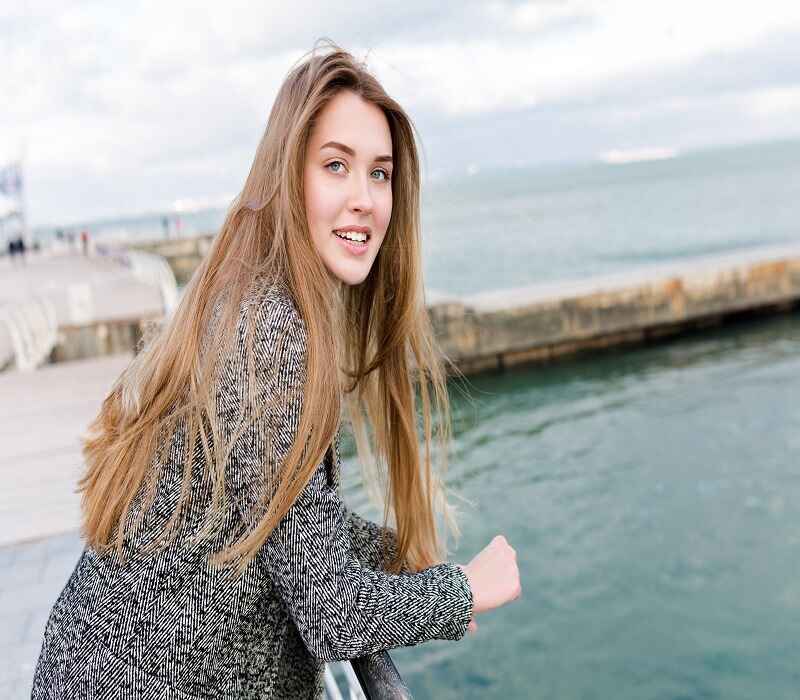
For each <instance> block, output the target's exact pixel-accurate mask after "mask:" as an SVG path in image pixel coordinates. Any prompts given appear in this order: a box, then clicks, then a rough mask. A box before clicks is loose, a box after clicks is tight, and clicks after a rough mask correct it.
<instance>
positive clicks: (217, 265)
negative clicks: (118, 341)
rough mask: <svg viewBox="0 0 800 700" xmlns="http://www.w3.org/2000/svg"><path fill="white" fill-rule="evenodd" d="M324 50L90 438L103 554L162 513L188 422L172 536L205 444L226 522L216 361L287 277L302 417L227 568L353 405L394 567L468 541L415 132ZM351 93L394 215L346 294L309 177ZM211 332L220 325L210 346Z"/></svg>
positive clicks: (221, 557)
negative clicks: (298, 337)
mask: <svg viewBox="0 0 800 700" xmlns="http://www.w3.org/2000/svg"><path fill="white" fill-rule="evenodd" d="M319 43H320V42H317V43H315V46H314V48H313V49H312V51H311V52H310V55H309V54H306V55H305V56H304V57H303V59H302V60H301V61H300V62H298V63H297V64H295V65H294V66H293V67H292V69H291V70H290V72H289V74H288V76H287V78H286V79H285V81H284V83H283V84H282V86H281V88H280V90H279V92H278V95H277V97H276V99H275V103H274V105H273V107H272V110H271V112H270V115H269V119H268V122H267V126H266V131H265V133H264V135H263V137H262V139H261V141H260V143H259V145H258V148H257V150H256V154H255V158H254V160H253V164H252V166H251V168H250V172H249V174H248V176H247V179H246V181H245V184H244V187H243V189H242V191H241V193H240V194H239V196H238V197H237V198H236V199H235V200H234V202H233V203H232V205H231V207H230V208H229V210H228V212H227V215H226V217H225V221H224V223H223V225H222V228H221V230H220V231H219V233H218V235H217V236H216V237H215V239H214V242H213V245H212V246H211V249H210V250H209V252H208V254H207V255H206V257H205V258H204V260H203V261H202V262H201V264H200V266H199V267H198V269H197V270H196V271H195V273H194V275H193V276H192V278H191V280H190V282H189V283H188V285H187V287H186V289H185V291H184V294H183V297H182V299H181V301H180V303H179V305H178V306H177V308H176V310H175V312H174V314H173V315H172V316H171V317H170V318H168V319H167V320H166V322H165V324H164V326H163V327H162V328H161V329H160V331H158V333H157V334H156V335H155V336H154V337H153V338H152V339H150V340H149V341H148V342H147V344H146V345H145V346H144V347H143V349H142V350H141V352H139V354H137V355H136V357H135V358H134V359H133V361H132V362H131V364H130V366H129V367H128V368H127V369H126V370H125V371H124V372H123V373H122V375H121V376H120V377H119V379H118V380H117V382H116V384H115V385H114V387H113V389H112V390H111V392H110V394H109V395H108V396H107V398H106V399H105V401H104V402H103V405H102V409H101V411H100V413H99V415H98V416H97V417H96V419H95V420H94V421H93V422H92V424H91V425H90V428H89V433H88V435H87V436H86V438H85V439H84V441H83V454H84V457H85V460H86V472H85V474H84V475H83V477H82V479H81V480H80V483H79V490H80V491H81V492H82V513H83V534H84V536H85V537H86V540H87V542H88V543H89V544H90V545H92V546H94V547H95V548H97V549H98V550H100V551H106V550H108V549H109V548H110V547H111V546H112V544H113V543H114V542H115V543H116V547H117V550H118V552H120V553H121V551H122V543H123V538H124V536H125V535H126V534H127V532H126V527H124V526H123V525H124V524H125V523H126V522H127V518H128V516H129V514H130V512H131V507H132V504H133V502H134V498H135V496H136V494H138V493H140V492H144V491H145V490H146V491H147V494H148V496H147V498H146V499H145V503H151V502H152V498H153V494H154V492H155V485H156V481H157V479H156V477H155V475H156V474H157V471H156V470H155V468H154V466H153V465H154V462H156V461H158V460H156V459H154V456H155V455H157V454H158V451H159V449H160V447H163V445H164V442H165V440H166V439H167V438H168V436H169V435H170V433H171V431H174V429H175V425H176V421H178V420H184V421H185V425H186V435H187V440H186V443H185V445H184V449H185V453H184V456H185V459H184V462H183V465H184V466H183V477H182V488H181V498H180V501H179V504H178V506H177V507H176V508H175V512H174V513H173V515H172V517H171V519H170V521H169V522H168V523H167V526H166V533H167V534H169V535H170V537H173V536H174V533H175V531H176V527H177V525H178V524H179V523H180V522H181V518H182V512H183V511H184V505H185V502H186V499H187V498H188V495H189V492H190V485H191V479H192V467H193V466H194V462H195V446H196V444H197V440H200V442H201V445H202V448H203V453H204V454H205V458H206V459H205V464H206V471H207V473H206V474H205V475H204V476H205V477H206V478H207V480H208V481H209V482H210V483H211V485H212V492H213V498H212V499H211V505H210V512H211V515H210V517H209V520H208V522H215V519H214V515H215V512H216V515H218V514H219V513H218V511H219V510H220V509H221V508H223V506H224V504H225V502H226V501H225V488H224V473H225V465H224V460H225V455H226V454H227V453H226V449H225V446H224V445H223V446H222V449H219V447H220V446H219V445H217V444H216V442H215V441H213V440H212V441H211V442H212V443H214V445H215V448H214V450H213V454H212V451H211V449H210V448H209V447H208V443H209V441H208V439H207V438H208V436H209V434H211V435H213V437H214V438H218V437H219V434H220V432H219V426H218V425H217V420H216V416H215V411H214V405H213V401H214V386H213V382H214V376H215V375H214V365H215V362H216V360H217V358H219V357H220V356H221V355H222V354H224V349H225V348H226V347H229V345H230V343H231V339H232V337H233V335H234V333H235V330H236V328H235V324H236V320H237V314H238V311H239V308H240V303H241V301H242V299H243V298H244V296H245V295H246V294H247V293H248V290H251V288H252V286H253V283H254V280H268V281H270V280H280V281H281V282H282V283H283V284H284V285H285V287H286V288H287V289H288V291H289V292H290V293H291V296H292V298H293V300H294V301H295V303H296V307H297V310H298V311H299V313H300V316H301V317H302V319H303V321H304V323H305V327H306V329H307V343H308V346H307V348H308V354H307V368H306V382H305V386H304V388H303V410H302V416H301V418H300V425H299V428H298V431H297V436H296V439H295V441H294V444H293V446H292V448H291V449H290V451H289V453H288V455H287V457H286V459H285V462H284V470H283V472H282V476H281V479H280V482H279V484H278V487H277V491H275V493H274V496H273V497H272V500H271V504H270V508H269V510H267V512H266V514H265V515H263V517H262V518H261V520H260V521H259V522H258V523H257V525H256V526H255V527H253V528H252V529H251V530H250V531H249V532H247V533H246V534H244V535H243V536H242V537H240V538H239V539H238V540H237V541H235V542H234V543H233V544H231V545H230V546H229V547H226V548H225V549H224V550H223V551H220V552H218V553H217V557H216V559H217V561H218V562H222V563H231V562H234V561H236V562H238V564H239V565H240V566H242V565H243V563H245V564H246V563H247V562H249V561H250V559H252V557H253V556H254V555H255V554H256V552H257V551H258V549H259V548H260V546H261V545H262V544H263V543H264V541H265V540H266V538H267V537H268V535H269V533H270V532H271V531H272V529H273V528H274V527H275V525H276V524H277V523H278V522H279V520H280V519H281V518H282V517H283V515H284V514H285V513H286V511H287V510H288V508H289V507H290V506H291V504H292V503H293V502H294V500H295V499H296V498H297V496H298V495H299V493H300V491H301V490H302V489H303V488H304V486H305V485H306V484H307V483H308V481H309V479H310V478H311V475H312V473H313V472H314V470H315V469H316V468H317V465H318V464H319V462H320V460H321V459H322V458H323V456H324V453H325V451H326V450H327V448H328V447H329V445H330V444H331V442H332V440H333V439H334V436H335V434H336V431H337V429H338V427H339V424H340V420H341V419H342V413H343V409H344V410H346V413H347V417H348V418H349V420H350V423H351V426H352V430H353V435H354V437H355V442H356V447H357V452H358V456H359V461H360V463H361V466H362V474H363V476H364V477H365V484H366V485H367V487H368V489H369V493H370V495H371V496H372V497H373V498H375V497H377V499H379V501H382V502H383V508H384V522H385V523H389V522H390V516H391V515H393V516H394V523H393V524H394V527H395V528H396V531H397V544H398V547H397V557H396V558H395V559H394V560H393V561H392V562H390V563H389V564H388V566H387V569H388V570H389V571H393V572H397V571H399V570H400V568H401V567H402V566H406V567H408V568H409V569H411V570H421V569H423V568H426V567H428V566H431V565H433V564H435V563H439V562H441V561H443V560H444V559H445V556H446V551H445V550H444V548H443V542H442V540H441V538H440V536H439V534H438V533H437V523H436V514H437V512H441V513H442V515H443V516H444V524H445V525H446V527H447V528H448V529H449V530H450V531H451V532H452V533H454V534H455V535H456V536H458V534H459V532H458V525H457V522H456V520H455V517H454V515H455V509H454V508H453V507H452V506H451V505H450V504H449V503H448V502H447V499H446V498H445V486H444V481H443V477H444V474H445V472H446V469H447V448H448V444H449V440H450V437H451V433H450V431H451V427H450V409H449V403H448V395H447V379H446V371H445V368H444V363H443V360H446V358H444V356H443V355H442V354H441V352H440V351H439V349H438V347H437V345H436V342H435V338H434V334H433V330H432V328H431V325H430V321H429V317H428V314H427V310H426V304H425V298H424V286H423V280H422V264H421V237H420V163H419V159H418V151H417V146H416V142H415V127H414V126H413V124H412V122H411V120H410V118H409V117H408V115H407V114H406V113H405V111H404V110H403V108H402V107H401V106H400V105H399V104H398V103H397V102H396V101H395V100H393V99H392V98H391V97H389V96H388V95H387V93H386V92H385V90H384V89H383V87H382V86H381V85H380V83H379V82H378V81H377V80H376V79H375V77H373V76H372V75H371V74H370V73H369V72H368V71H367V69H366V67H365V65H364V64H363V63H361V62H358V61H357V60H356V59H355V58H354V57H353V56H352V55H351V54H350V53H348V52H346V51H344V50H342V49H341V48H339V47H338V46H336V45H335V44H334V43H333V42H330V41H329V40H323V41H322V43H323V44H324V43H328V44H329V47H328V48H329V49H330V50H328V51H319V47H318V44H319ZM341 90H351V91H353V92H355V93H356V94H358V95H360V96H361V97H362V98H363V99H364V100H367V101H369V102H371V103H373V104H375V105H376V106H378V107H379V108H380V109H381V110H383V113H384V114H385V116H386V119H387V121H388V124H389V128H390V133H391V138H392V150H393V158H394V171H393V177H392V202H393V204H392V215H391V220H390V223H389V226H388V229H387V232H386V236H385V238H384V241H383V244H382V246H381V249H380V251H379V253H378V255H377V257H376V259H375V262H374V264H373V267H372V269H371V270H370V273H369V275H368V276H367V278H366V279H365V280H364V282H363V283H362V284H360V285H353V286H347V285H341V286H340V287H336V288H334V286H333V282H332V280H331V278H330V275H329V274H328V272H327V270H326V269H325V267H324V264H323V262H322V260H321V258H320V256H319V255H318V253H317V251H316V249H315V247H314V245H313V242H312V238H311V235H310V232H309V230H308V223H307V219H306V214H305V205H304V190H303V167H304V158H305V149H306V145H307V142H308V139H309V134H310V130H311V128H312V126H313V124H314V120H315V118H316V117H317V115H318V114H319V113H320V111H321V110H322V109H323V108H324V107H325V105H326V104H327V103H328V102H329V101H330V100H331V99H332V98H333V97H334V96H335V95H336V94H337V93H339V91H341ZM215 304H216V308H218V309H219V310H220V315H219V318H216V311H214V309H215ZM212 311H214V318H213V319H212ZM212 322H213V323H219V326H218V327H216V326H215V332H214V333H211V334H210V337H211V343H212V344H211V346H210V347H207V346H206V345H205V343H206V340H204V339H206V338H208V337H209V336H208V333H207V331H208V328H209V327H210V325H209V324H211V323H212ZM331 358H334V359H335V360H336V361H335V362H332V361H331ZM419 416H421V419H422V420H421V425H419V422H418V417H419ZM312 420H313V423H312ZM420 433H421V434H420ZM303 436H305V437H306V439H305V440H304V439H302V438H303ZM420 438H421V440H420ZM304 443H306V444H305V446H304ZM420 443H421V444H420ZM435 443H436V444H435ZM436 448H438V449H436ZM434 451H436V452H438V454H437V455H436V456H437V457H438V460H439V468H438V470H434V468H433V459H432V456H433V452H434ZM387 475H388V480H387V478H386V476H387ZM290 476H292V477H293V478H291V479H290V478H289V477H290ZM145 484H148V485H149V486H148V488H147V489H145V488H144V487H145ZM216 522H218V519H217V520H216ZM115 533H116V534H115Z"/></svg>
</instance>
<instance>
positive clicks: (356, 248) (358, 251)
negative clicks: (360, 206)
mask: <svg viewBox="0 0 800 700" xmlns="http://www.w3.org/2000/svg"><path fill="white" fill-rule="evenodd" d="M336 230H337V231H338V230H340V229H336ZM341 230H345V231H346V230H352V229H341ZM332 235H333V237H334V238H335V239H336V240H337V241H339V243H341V244H342V245H343V246H344V247H345V248H347V251H348V252H350V253H352V254H353V255H364V253H366V252H367V249H368V248H369V234H367V242H366V243H352V242H350V241H348V240H347V239H346V238H339V236H336V235H334V234H332Z"/></svg>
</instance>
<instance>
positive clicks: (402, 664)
mask: <svg viewBox="0 0 800 700" xmlns="http://www.w3.org/2000/svg"><path fill="white" fill-rule="evenodd" d="M798 377H800V314H794V315H787V316H783V317H775V318H771V319H763V320H753V321H749V322H745V323H741V324H738V325H736V326H731V327H723V328H721V329H717V330H714V331H706V332H703V333H702V334H696V335H693V336H690V337H685V338H682V339H678V340H673V341H672V342H669V343H666V344H663V345H659V346H651V347H647V348H641V349H635V350H625V351H612V352H609V353H605V354H603V355H597V356H596V357H593V358H592V359H583V360H580V361H578V360H572V361H564V362H561V363H558V364H557V365H551V366H549V367H534V368H530V369H526V370H520V371H513V372H509V373H507V374H504V375H502V376H482V377H475V378H472V379H470V382H469V386H468V387H467V390H468V391H469V393H470V394H471V399H470V400H466V399H465V398H464V397H463V395H462V393H463V392H462V391H455V390H454V391H452V392H451V395H452V399H453V402H454V404H455V406H454V407H455V416H456V420H455V428H456V438H455V442H454V449H453V452H452V458H451V466H450V470H449V474H448V475H449V478H448V483H449V484H451V485H452V486H453V487H454V488H456V489H457V490H458V491H459V492H460V493H462V494H463V495H464V496H466V497H467V498H468V499H470V500H471V501H473V502H474V504H475V505H474V506H463V505H462V512H463V532H462V539H461V541H460V542H459V543H458V547H457V548H456V550H455V551H454V553H453V555H452V556H451V559H452V560H453V561H456V562H458V563H466V562H468V561H469V559H470V558H471V557H472V556H474V554H476V553H477V552H478V551H479V550H480V549H481V548H483V547H484V546H485V545H486V544H488V542H489V540H490V539H491V538H492V537H494V536H495V535H497V534H503V535H505V536H506V537H507V539H508V540H509V542H510V543H511V545H512V546H513V547H514V548H515V549H516V550H517V561H518V566H519V571H520V577H521V582H522V596H521V598H519V599H517V600H516V601H514V602H512V603H511V604H509V605H507V606H505V607H503V608H500V609H498V610H494V611H491V612H489V613H485V614H483V615H478V616H477V618H476V621H477V623H478V631H477V633H476V634H474V635H473V634H470V633H467V635H466V636H465V637H464V639H463V640H461V641H459V642H457V643H454V642H448V641H433V642H429V643H426V644H423V645H420V646H417V647H412V648H403V649H395V650H393V651H392V652H391V653H392V658H393V659H394V661H395V663H396V665H397V666H398V669H399V670H400V672H401V674H402V676H403V678H404V679H405V680H406V682H407V683H408V685H409V687H410V689H411V690H412V692H413V694H414V698H415V699H417V700H427V699H431V700H433V699H434V698H436V699H437V700H449V699H452V700H456V699H465V698H503V699H506V700H516V699H520V700H522V699H523V698H525V699H527V698H558V699H559V700H578V699H580V700H595V699H596V700H608V698H617V699H619V700H622V699H625V700H679V699H681V700H689V699H700V698H703V699H712V698H715V699H716V698H719V699H720V700H723V699H724V700H760V699H761V698H764V699H766V698H770V699H771V700H777V699H785V700H790V699H795V698H797V697H800V666H799V665H798V660H800V631H799V630H800V400H798V397H800V381H799V380H798ZM358 470H359V467H358V464H357V462H356V460H355V457H354V456H353V455H352V454H351V455H348V456H346V458H345V462H344V465H343V471H344V477H343V486H344V488H345V498H346V500H348V501H349V502H351V505H352V507H353V508H354V509H356V510H358V509H362V510H363V511H364V512H365V513H367V514H368V516H370V517H373V518H374V519H376V520H380V516H381V514H380V513H378V512H377V511H374V510H371V508H370V506H369V505H368V503H367V500H366V498H365V497H364V495H363V491H362V490H361V488H360V481H359V477H358Z"/></svg>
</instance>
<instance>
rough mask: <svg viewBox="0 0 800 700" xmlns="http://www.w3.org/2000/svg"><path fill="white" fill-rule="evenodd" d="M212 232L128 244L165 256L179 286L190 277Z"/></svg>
mask: <svg viewBox="0 0 800 700" xmlns="http://www.w3.org/2000/svg"><path fill="white" fill-rule="evenodd" d="M213 240H214V234H204V235H202V236H197V237H193V238H173V239H164V240H159V241H146V242H143V243H136V245H132V246H130V247H131V248H132V249H134V250H142V251H144V252H146V253H155V254H156V255H160V256H161V257H163V258H165V259H166V261H167V262H168V263H169V266H170V267H171V268H172V272H173V273H174V274H175V280H176V281H177V283H178V284H179V285H181V286H183V285H185V284H186V283H187V282H188V281H189V279H190V278H191V276H192V274H194V271H195V270H196V269H197V266H198V265H199V264H200V261H201V260H202V259H203V257H205V255H206V253H207V252H208V250H209V248H211V242H212V241H213Z"/></svg>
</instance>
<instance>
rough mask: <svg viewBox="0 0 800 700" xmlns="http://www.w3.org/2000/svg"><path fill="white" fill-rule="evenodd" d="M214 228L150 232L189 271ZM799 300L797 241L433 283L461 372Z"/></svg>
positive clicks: (441, 327)
mask: <svg viewBox="0 0 800 700" xmlns="http://www.w3.org/2000/svg"><path fill="white" fill-rule="evenodd" d="M212 238H213V237H212V236H202V237H200V238H197V239H183V240H180V239H178V240H166V241H155V242H151V243H147V244H144V245H142V246H138V245H137V248H138V249H141V250H145V251H147V252H151V253H156V254H158V255H163V256H165V257H166V259H167V260H168V262H169V263H170V265H171V266H172V269H173V272H174V273H175V276H176V278H177V279H178V280H179V281H180V280H182V279H183V280H188V278H189V277H190V276H191V272H192V271H193V270H194V267H195V266H196V265H197V264H198V263H199V261H200V259H201V258H202V256H203V255H205V252H206V251H207V250H208V248H209V246H210V244H211V240H212ZM798 302H800V243H798V244H794V245H785V246H771V247H763V248H757V249H749V250H745V251H738V252H733V253H728V254H724V255H714V256H705V257H696V258H692V259H691V260H688V261H683V262H676V263H671V264H668V265H652V266H646V267H642V268H637V269H636V270H633V271H626V272H622V273H619V274H616V275H608V276H604V277H593V278H589V279H582V280H575V281H566V282H557V283H548V284H536V285H530V286H527V287H522V288H516V289H501V290H497V291H492V292H484V293H480V294H474V295H469V296H463V297H454V296H449V295H444V294H440V293H436V292H433V291H430V292H429V293H428V305H429V306H428V310H429V313H430V315H431V319H432V322H433V325H434V328H435V330H436V334H437V338H438V339H439V342H440V344H441V346H442V348H443V350H444V351H445V353H446V354H447V355H448V357H449V358H450V359H451V360H452V361H453V362H454V363H455V364H456V365H457V366H458V367H459V369H460V370H461V371H462V372H464V373H465V374H472V373H476V372H481V371H491V370H498V369H503V368H505V367H511V366H514V365H519V364H524V363H533V362H543V361H549V360H552V359H554V358H557V357H561V356H565V355H571V354H576V353H580V352H584V351H588V350H596V349H600V348H608V347H614V346H620V345H627V344H632V343H633V344H635V343H644V342H650V341H653V340H656V339H658V338H660V337H663V336H669V335H675V334H678V333H682V332H685V331H688V330H692V329H696V328H702V327H705V326H713V325H718V324H720V323H723V322H726V321H729V320H732V319H734V318H736V317H737V316H740V315H742V314H750V313H756V314H771V313H784V312H789V311H791V310H792V309H794V308H795V307H796V305H797V304H798Z"/></svg>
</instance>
